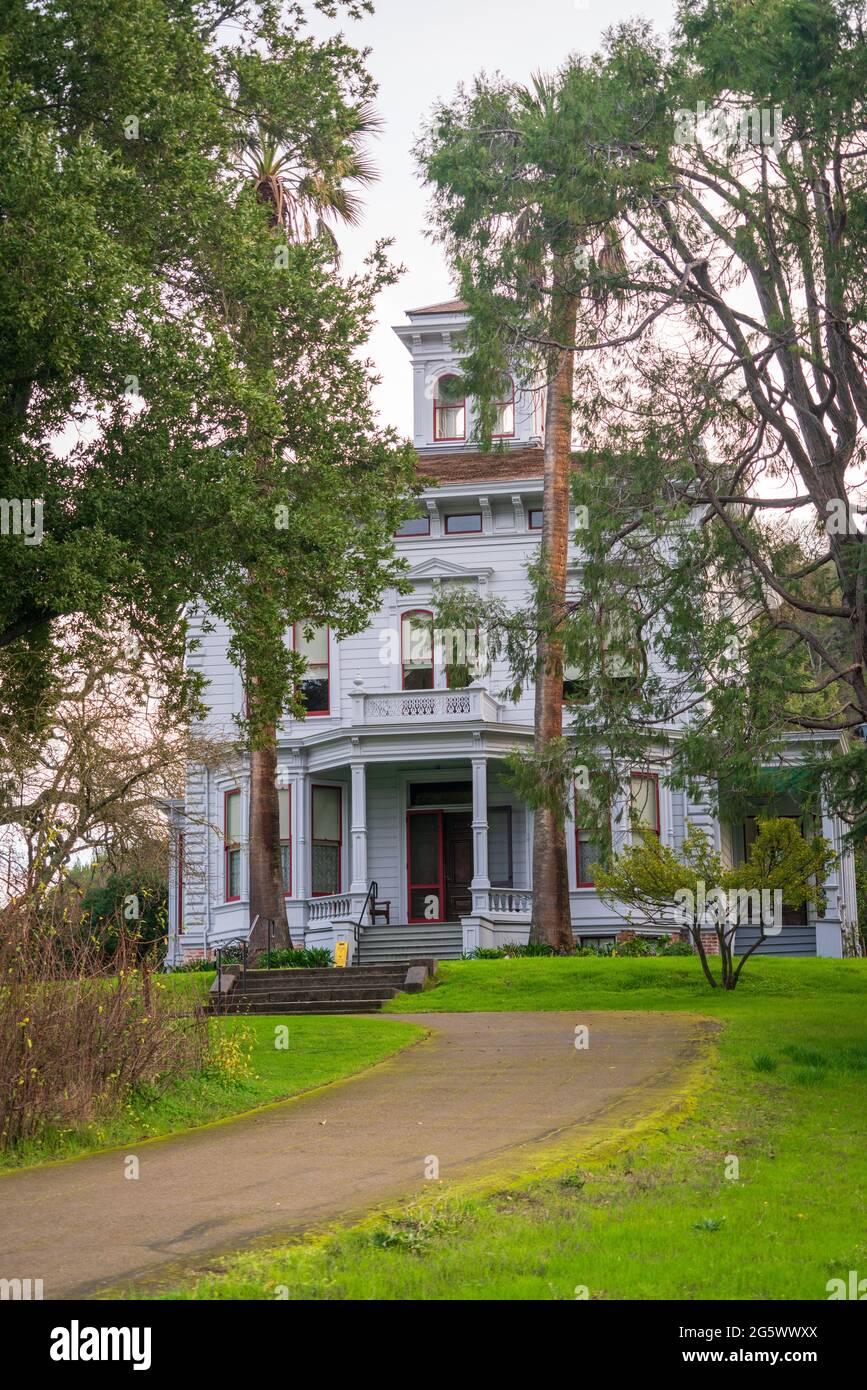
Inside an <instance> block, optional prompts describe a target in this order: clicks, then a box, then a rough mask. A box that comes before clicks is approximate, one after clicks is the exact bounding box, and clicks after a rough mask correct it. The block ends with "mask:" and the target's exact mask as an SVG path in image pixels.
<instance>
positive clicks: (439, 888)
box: [406, 807, 445, 925]
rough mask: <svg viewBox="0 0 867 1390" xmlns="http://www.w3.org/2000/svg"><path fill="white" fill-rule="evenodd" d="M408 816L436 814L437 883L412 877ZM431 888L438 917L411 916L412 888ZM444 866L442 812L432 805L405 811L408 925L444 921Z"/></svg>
mask: <svg viewBox="0 0 867 1390" xmlns="http://www.w3.org/2000/svg"><path fill="white" fill-rule="evenodd" d="M410 816H436V818H437V869H438V871H439V882H438V883H414V882H413V878H412V840H411V838H410V833H409V818H410ZM418 888H431V889H436V892H437V895H438V898H437V900H438V902H439V906H440V915H439V917H413V915H412V894H413V889H418ZM444 913H445V868H444V864H443V813H442V811H440V810H437V809H436V808H434V807H424V808H422V807H418V808H416V809H415V810H412V811H407V813H406V920H407V922H408V923H410V925H416V924H417V923H421V922H444V921H445V916H444Z"/></svg>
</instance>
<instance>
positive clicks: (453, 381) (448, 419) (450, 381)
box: [434, 376, 467, 440]
mask: <svg viewBox="0 0 867 1390" xmlns="http://www.w3.org/2000/svg"><path fill="white" fill-rule="evenodd" d="M466 433H467V402H466V399H465V397H464V394H463V389H462V387H461V383H460V380H459V378H458V377H456V376H441V377H440V379H439V381H438V382H437V390H436V395H435V397H434V439H435V440H442V439H465V438H466Z"/></svg>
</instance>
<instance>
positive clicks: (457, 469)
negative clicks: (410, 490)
mask: <svg viewBox="0 0 867 1390" xmlns="http://www.w3.org/2000/svg"><path fill="white" fill-rule="evenodd" d="M417 457H418V463H417V471H418V475H419V477H420V478H422V479H425V480H426V481H428V482H432V483H475V482H484V483H493V482H499V481H500V480H501V479H502V480H503V481H504V482H506V481H510V480H511V479H516V480H517V479H520V478H541V476H542V471H543V461H544V450H543V449H542V446H541V444H534V445H530V446H528V447H527V448H518V449H506V450H504V451H502V452H499V453H493V454H483V453H481V452H480V451H479V450H478V449H456V450H454V451H451V452H448V453H445V452H440V451H439V450H437V451H436V452H434V451H431V452H430V453H428V452H427V451H425V452H424V453H420V454H418V456H417Z"/></svg>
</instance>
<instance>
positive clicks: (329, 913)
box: [307, 893, 352, 922]
mask: <svg viewBox="0 0 867 1390" xmlns="http://www.w3.org/2000/svg"><path fill="white" fill-rule="evenodd" d="M351 915H352V898H351V897H350V895H349V893H334V894H330V895H329V896H328V897H323V898H309V899H308V901H307V920H308V922H334V921H342V920H345V919H346V918H347V917H350V916H351Z"/></svg>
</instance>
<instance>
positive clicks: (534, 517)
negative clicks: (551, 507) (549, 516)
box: [527, 507, 542, 531]
mask: <svg viewBox="0 0 867 1390" xmlns="http://www.w3.org/2000/svg"><path fill="white" fill-rule="evenodd" d="M527 525H528V526H529V528H530V530H531V531H541V529H542V508H541V507H530V508H529V510H528V512H527Z"/></svg>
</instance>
